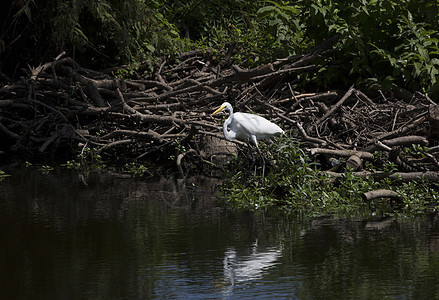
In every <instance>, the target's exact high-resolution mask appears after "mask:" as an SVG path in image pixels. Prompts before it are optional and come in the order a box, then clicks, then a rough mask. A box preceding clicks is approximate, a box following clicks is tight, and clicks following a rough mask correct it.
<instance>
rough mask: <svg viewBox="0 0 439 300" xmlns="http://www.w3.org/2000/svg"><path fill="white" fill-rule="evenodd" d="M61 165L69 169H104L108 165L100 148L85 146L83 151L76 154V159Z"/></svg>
mask: <svg viewBox="0 0 439 300" xmlns="http://www.w3.org/2000/svg"><path fill="white" fill-rule="evenodd" d="M61 166H63V167H65V168H67V169H75V170H84V171H88V170H93V169H95V170H96V169H104V168H105V167H106V165H105V163H104V160H103V158H102V156H101V155H100V154H99V151H98V149H96V148H90V147H87V146H85V147H84V148H83V149H82V151H81V152H80V153H79V154H78V155H77V156H76V159H74V160H69V161H67V162H66V163H65V164H62V165H61Z"/></svg>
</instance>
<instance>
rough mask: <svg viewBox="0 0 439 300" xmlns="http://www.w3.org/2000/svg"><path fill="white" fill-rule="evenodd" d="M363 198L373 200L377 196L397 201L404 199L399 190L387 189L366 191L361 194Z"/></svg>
mask: <svg viewBox="0 0 439 300" xmlns="http://www.w3.org/2000/svg"><path fill="white" fill-rule="evenodd" d="M361 198H363V201H371V200H374V199H377V198H390V199H394V200H396V201H397V202H401V201H402V199H401V198H400V197H399V195H398V193H397V192H394V191H391V190H385V189H380V190H374V191H369V192H365V193H363V194H361Z"/></svg>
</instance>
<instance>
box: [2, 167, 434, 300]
mask: <svg viewBox="0 0 439 300" xmlns="http://www.w3.org/2000/svg"><path fill="white" fill-rule="evenodd" d="M216 184H217V181H216V180H215V179H211V178H206V177H191V178H188V179H187V180H180V179H178V180H177V179H172V178H170V179H166V178H158V179H148V180H145V179H132V178H129V177H126V176H121V175H120V174H92V175H90V176H88V177H87V178H84V177H81V175H80V174H78V173H76V172H70V171H67V170H57V171H55V172H52V173H50V174H48V175H41V174H40V173H39V172H38V171H32V170H23V171H16V172H13V173H12V176H11V177H9V178H8V179H7V180H5V181H3V182H2V183H0V195H2V196H1V197H0V245H2V246H1V247H0V268H1V270H2V272H1V275H0V294H1V295H2V296H3V297H5V299H12V298H14V299H17V298H32V299H53V298H73V299H96V298H104V299H114V298H118V299H149V298H168V299H169V298H177V299H178V298H180V299H186V298H190V299H193V298H199V299H206V298H227V299H229V298H232V299H243V298H251V299H254V298H294V297H297V298H300V299H358V298H360V299H380V298H385V297H397V298H401V297H403V298H404V297H406V298H419V299H426V298H428V299H431V298H435V297H436V296H438V295H437V292H438V291H439V222H438V216H437V215H424V216H419V217H416V218H413V219H401V218H400V219H396V218H383V219H377V220H356V219H333V218H330V217H325V218H313V219H312V218H303V217H291V216H290V217H279V216H266V217H265V218H262V216H259V215H252V214H238V213H231V212H228V211H227V210H225V209H223V208H221V207H220V206H219V205H218V202H217V200H216V198H215V192H214V187H215V186H216Z"/></svg>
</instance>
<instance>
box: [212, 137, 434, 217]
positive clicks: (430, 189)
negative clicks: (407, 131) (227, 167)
mask: <svg viewBox="0 0 439 300" xmlns="http://www.w3.org/2000/svg"><path fill="white" fill-rule="evenodd" d="M262 148H263V150H262V151H263V153H265V155H266V157H267V159H269V161H270V166H269V167H267V171H268V174H267V175H266V177H265V184H264V186H262V184H261V182H262V181H261V177H260V176H259V174H260V172H261V170H257V175H254V172H253V171H252V172H251V173H250V174H248V173H246V171H247V169H246V168H248V158H245V157H244V158H240V159H236V160H234V162H232V164H234V165H233V166H232V167H231V169H232V170H237V171H234V172H233V171H231V174H230V176H231V177H230V178H231V179H230V180H227V181H225V183H224V184H223V185H222V186H221V188H220V195H221V196H220V197H221V199H223V201H224V202H225V203H226V205H228V206H230V207H232V208H234V209H238V210H250V211H257V210H263V211H268V210H272V209H281V210H283V211H285V212H301V213H306V214H315V215H319V214H349V215H352V214H359V213H363V214H364V213H370V214H374V213H385V214H395V213H404V214H405V213H408V214H412V213H419V212H421V211H422V212H425V211H426V210H438V209H439V204H438V201H437V200H438V198H439V196H438V195H437V191H438V188H439V187H438V185H437V184H432V183H429V182H427V181H419V182H417V181H411V182H409V183H401V182H399V181H394V180H390V179H388V178H387V179H384V180H375V179H374V178H373V177H372V176H369V177H367V178H361V177H359V176H357V175H355V173H354V172H349V171H348V172H346V173H344V175H343V176H342V178H341V179H339V180H333V179H332V178H330V177H329V175H327V174H326V173H325V172H323V171H322V170H321V166H320V165H319V164H318V163H316V162H314V161H313V160H311V158H309V157H308V155H307V153H306V152H305V151H303V150H302V149H301V148H300V145H299V144H298V143H297V142H295V141H294V140H293V139H291V138H288V137H281V138H279V139H277V140H276V142H275V143H272V144H270V145H262ZM414 148H416V147H414ZM384 170H385V171H387V172H390V173H393V172H395V171H396V166H395V165H393V164H391V163H388V164H385V165H384V166H383V170H381V171H384ZM377 171H379V170H377ZM376 189H390V190H393V191H395V192H397V193H398V195H399V196H400V198H401V202H400V203H391V202H390V201H387V200H383V199H378V200H374V201H372V202H371V203H366V202H364V200H363V199H362V197H361V194H362V193H364V192H367V191H371V190H376Z"/></svg>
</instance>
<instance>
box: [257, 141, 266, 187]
mask: <svg viewBox="0 0 439 300" xmlns="http://www.w3.org/2000/svg"><path fill="white" fill-rule="evenodd" d="M256 149H258V152H259V155H260V156H261V159H262V186H264V181H265V159H264V156H263V155H262V152H261V150H259V147H258V145H257V144H256Z"/></svg>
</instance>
